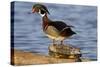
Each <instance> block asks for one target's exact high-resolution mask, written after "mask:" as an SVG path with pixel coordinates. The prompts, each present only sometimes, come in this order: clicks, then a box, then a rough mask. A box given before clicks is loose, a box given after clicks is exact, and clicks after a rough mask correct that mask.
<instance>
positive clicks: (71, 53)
mask: <svg viewBox="0 0 100 67" xmlns="http://www.w3.org/2000/svg"><path fill="white" fill-rule="evenodd" d="M48 49H49V55H50V56H52V57H55V58H65V59H80V57H81V52H80V49H79V48H76V47H73V46H70V45H58V44H52V45H50V46H49V47H48Z"/></svg>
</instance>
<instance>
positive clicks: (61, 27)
mask: <svg viewBox="0 0 100 67" xmlns="http://www.w3.org/2000/svg"><path fill="white" fill-rule="evenodd" d="M35 12H37V13H39V14H40V15H41V16H42V21H43V23H42V27H43V31H44V32H45V33H46V35H47V36H48V37H49V38H51V39H52V40H53V44H55V40H58V41H60V42H61V44H63V41H64V40H65V39H66V38H69V37H70V36H72V35H73V34H76V33H75V32H74V31H72V29H71V27H73V26H70V25H67V24H65V23H64V22H62V21H52V20H50V19H49V18H48V14H50V13H49V11H48V9H47V7H46V6H44V5H42V4H35V5H33V7H32V13H35Z"/></svg>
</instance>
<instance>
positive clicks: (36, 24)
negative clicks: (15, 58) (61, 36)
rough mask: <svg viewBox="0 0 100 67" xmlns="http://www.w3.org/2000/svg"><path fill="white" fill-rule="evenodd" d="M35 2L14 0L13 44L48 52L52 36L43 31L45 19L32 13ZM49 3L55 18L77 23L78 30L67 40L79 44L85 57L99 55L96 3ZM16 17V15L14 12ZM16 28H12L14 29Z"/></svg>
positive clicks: (17, 46)
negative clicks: (91, 4)
mask: <svg viewBox="0 0 100 67" xmlns="http://www.w3.org/2000/svg"><path fill="white" fill-rule="evenodd" d="M34 4H35V3H30V2H15V4H14V6H15V7H14V11H12V13H13V12H14V18H12V20H14V22H11V23H14V35H12V36H14V47H15V48H16V49H21V50H25V51H31V52H38V53H41V54H46V55H47V54H48V46H49V45H50V44H51V43H52V40H51V39H49V38H48V37H46V36H45V34H44V33H43V31H42V26H41V24H42V19H41V17H40V15H38V14H36V13H35V14H32V13H31V10H32V6H33V5H34ZM44 5H46V6H47V8H48V10H49V12H50V15H49V18H50V19H52V20H61V21H64V22H65V23H67V24H69V25H73V26H75V28H73V30H74V31H75V32H76V33H77V34H76V35H74V36H73V37H71V38H70V39H66V40H65V42H64V43H65V44H66V43H67V44H71V45H73V46H76V47H79V48H80V49H81V52H82V57H83V58H89V59H97V14H96V13H97V7H95V6H79V5H76V6H75V5H58V4H44ZM12 17H13V16H12ZM12 32H13V31H12Z"/></svg>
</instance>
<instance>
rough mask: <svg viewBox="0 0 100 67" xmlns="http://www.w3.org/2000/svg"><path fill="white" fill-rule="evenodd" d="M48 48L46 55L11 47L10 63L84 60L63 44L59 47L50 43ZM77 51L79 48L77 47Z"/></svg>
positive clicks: (32, 63) (27, 63)
mask: <svg viewBox="0 0 100 67" xmlns="http://www.w3.org/2000/svg"><path fill="white" fill-rule="evenodd" d="M48 48H49V55H48V56H46V55H41V54H37V53H32V52H26V51H22V50H17V49H12V50H11V64H12V65H30V64H31V65H34V64H35V65H36V64H54V63H71V62H79V61H83V60H84V59H82V60H81V59H79V57H80V56H78V57H76V56H77V55H80V54H79V53H78V54H77V53H76V54H73V53H71V52H69V51H70V50H69V47H66V46H65V45H64V46H63V48H61V47H60V46H59V45H50V46H49V47H48ZM67 48H68V49H67ZM66 49H67V50H69V51H68V53H66V52H67V51H66ZM75 49H76V48H75ZM74 51H75V50H74ZM78 51H80V50H79V49H78ZM70 53H71V54H70ZM68 54H69V55H68ZM56 56H58V57H56ZM59 56H60V57H59ZM85 61H89V60H84V62H85Z"/></svg>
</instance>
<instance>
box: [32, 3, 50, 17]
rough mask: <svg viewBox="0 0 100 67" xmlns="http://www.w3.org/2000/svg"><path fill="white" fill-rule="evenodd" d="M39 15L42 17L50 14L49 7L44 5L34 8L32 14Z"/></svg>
mask: <svg viewBox="0 0 100 67" xmlns="http://www.w3.org/2000/svg"><path fill="white" fill-rule="evenodd" d="M35 12H36V13H39V14H40V15H42V16H44V15H45V14H50V13H49V11H48V9H47V7H45V6H44V5H42V4H35V5H33V7H32V13H35Z"/></svg>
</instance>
